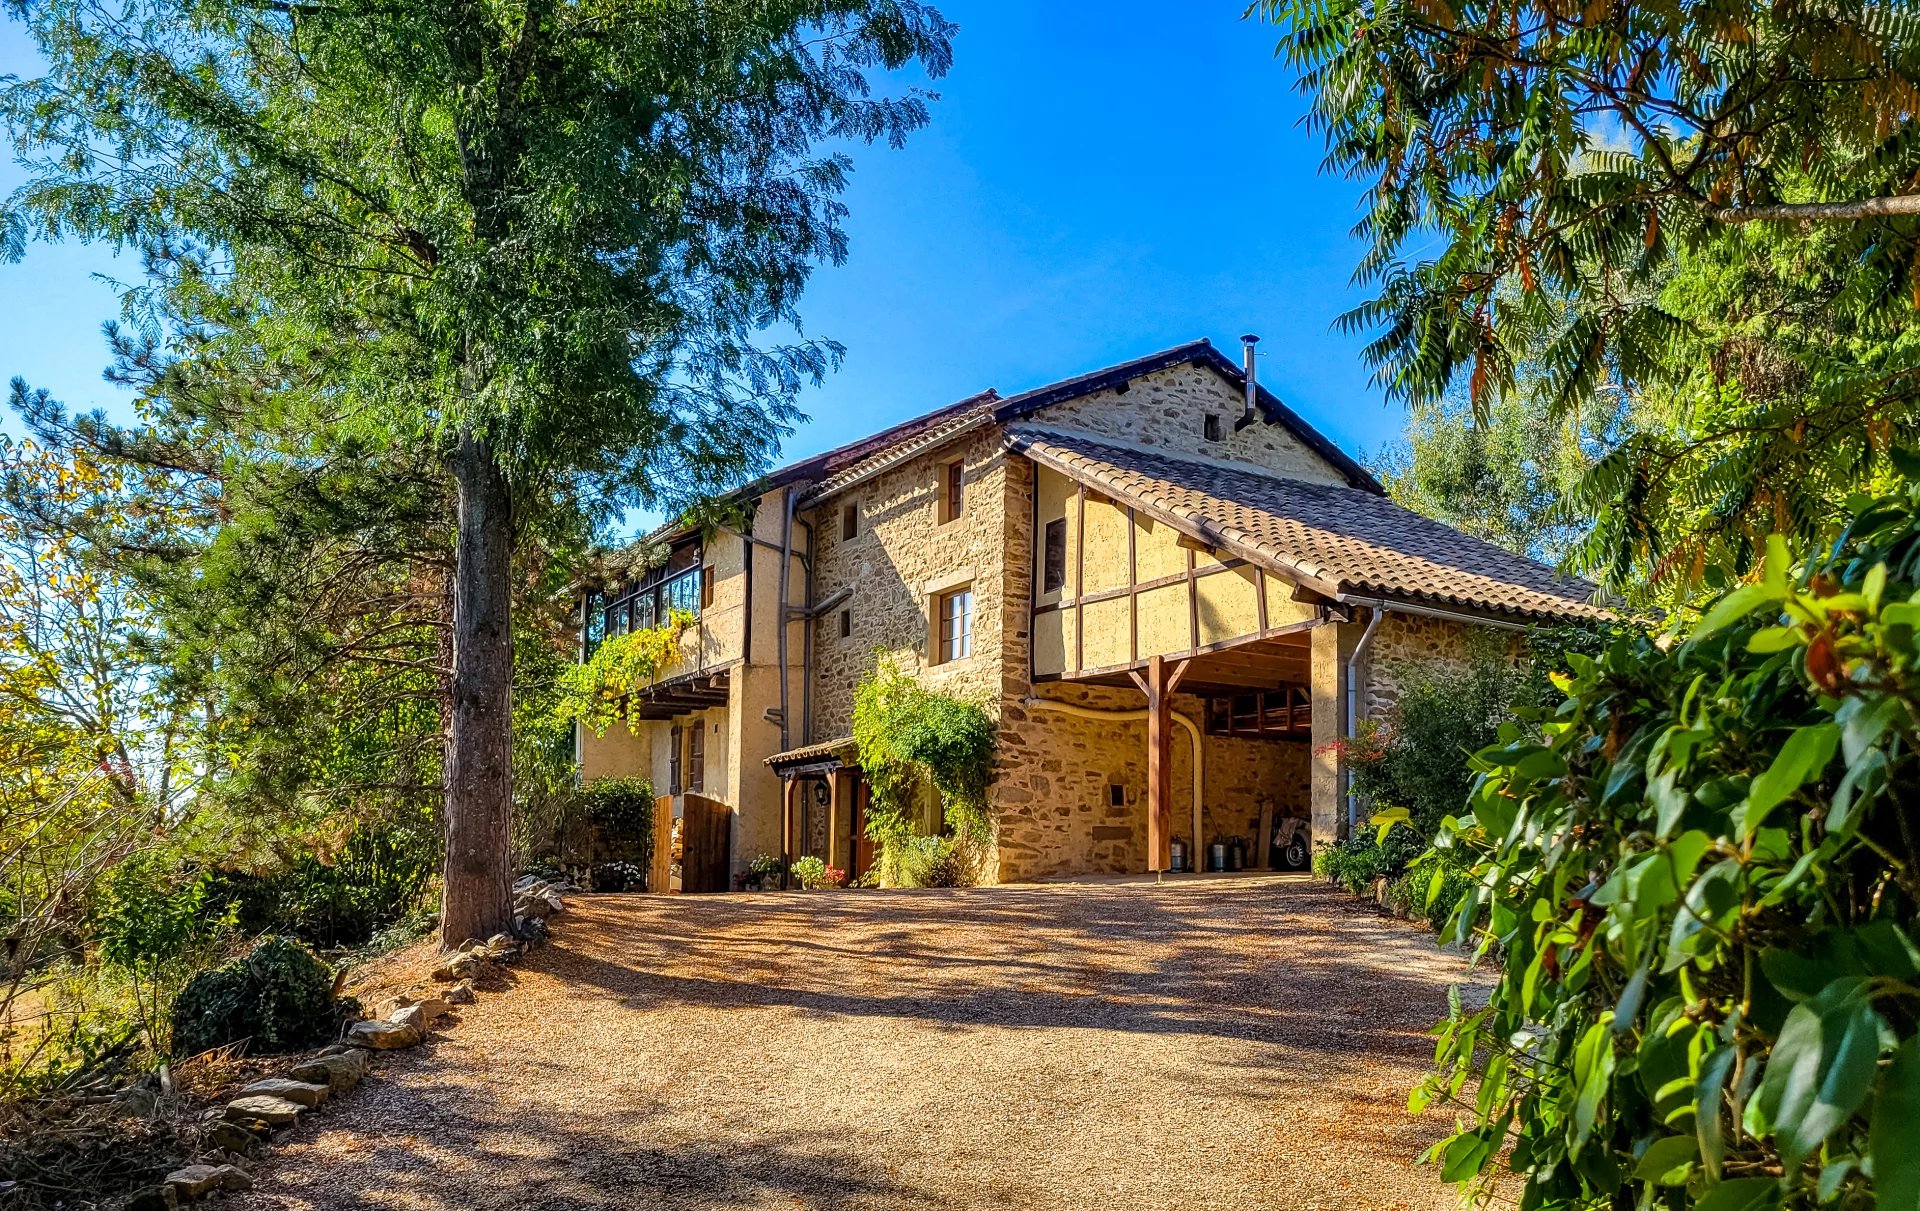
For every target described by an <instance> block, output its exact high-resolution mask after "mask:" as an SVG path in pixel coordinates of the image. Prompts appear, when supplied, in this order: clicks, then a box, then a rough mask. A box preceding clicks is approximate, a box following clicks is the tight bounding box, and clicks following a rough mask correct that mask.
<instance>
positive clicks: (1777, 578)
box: [1760, 534, 1793, 595]
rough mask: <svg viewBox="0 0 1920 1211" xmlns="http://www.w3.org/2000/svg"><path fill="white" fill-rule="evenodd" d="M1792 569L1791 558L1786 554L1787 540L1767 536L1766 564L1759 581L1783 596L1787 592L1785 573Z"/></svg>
mask: <svg viewBox="0 0 1920 1211" xmlns="http://www.w3.org/2000/svg"><path fill="white" fill-rule="evenodd" d="M1792 567H1793V556H1792V555H1790V554H1789V553H1788V552H1787V540H1786V537H1785V536H1784V535H1781V534H1769V535H1767V562H1766V567H1765V568H1764V569H1763V570H1762V571H1761V573H1760V580H1761V583H1762V584H1765V585H1766V586H1767V587H1768V588H1770V589H1773V590H1775V591H1776V592H1779V593H1780V594H1782V595H1785V593H1786V591H1787V572H1788V571H1789V570H1791V569H1792Z"/></svg>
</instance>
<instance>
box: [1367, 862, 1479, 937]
mask: <svg viewBox="0 0 1920 1211" xmlns="http://www.w3.org/2000/svg"><path fill="white" fill-rule="evenodd" d="M1436 874H1437V875H1438V880H1437V883H1436V879H1435V876H1436ZM1472 887H1473V880H1472V878H1471V877H1469V876H1468V875H1467V873H1466V872H1465V871H1463V870H1460V869H1458V868H1457V867H1454V866H1452V865H1449V864H1448V863H1445V862H1439V861H1434V860H1432V859H1427V858H1423V859H1420V860H1416V861H1415V862H1414V863H1413V865H1412V866H1411V867H1410V868H1409V869H1408V870H1407V872H1406V873H1405V874H1402V875H1396V876H1394V877H1393V879H1392V880H1391V881H1390V882H1388V884H1387V903H1388V905H1389V906H1391V907H1392V908H1394V909H1395V910H1396V911H1398V912H1399V913H1400V914H1401V915H1403V916H1405V917H1407V918H1409V919H1411V920H1415V921H1425V922H1426V923H1427V924H1428V925H1431V926H1432V927H1433V928H1434V929H1435V930H1439V929H1441V928H1443V927H1444V926H1445V925H1446V923H1447V922H1448V921H1449V920H1450V919H1452V917H1453V914H1454V910H1456V909H1458V908H1459V907H1460V901H1462V900H1464V899H1465V898H1466V896H1467V892H1468V891H1469V890H1470V889H1471V888H1472Z"/></svg>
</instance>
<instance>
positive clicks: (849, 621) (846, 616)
mask: <svg viewBox="0 0 1920 1211" xmlns="http://www.w3.org/2000/svg"><path fill="white" fill-rule="evenodd" d="M852 635H853V611H852V610H842V611H840V638H842V639H848V638H851V637H852Z"/></svg>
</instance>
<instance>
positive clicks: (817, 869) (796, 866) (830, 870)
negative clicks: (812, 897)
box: [793, 855, 847, 887]
mask: <svg viewBox="0 0 1920 1211" xmlns="http://www.w3.org/2000/svg"><path fill="white" fill-rule="evenodd" d="M793 874H794V877H795V878H797V879H799V880H800V886H802V887H844V886H846V882H847V872H846V871H844V870H841V869H840V868H839V867H837V866H828V865H827V864H826V862H825V861H824V860H822V859H820V858H816V857H813V856H811V855H809V856H807V857H805V858H795V859H794V860H793Z"/></svg>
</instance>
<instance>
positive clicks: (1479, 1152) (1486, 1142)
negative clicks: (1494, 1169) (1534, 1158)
mask: <svg viewBox="0 0 1920 1211" xmlns="http://www.w3.org/2000/svg"><path fill="white" fill-rule="evenodd" d="M1498 1139H1499V1133H1498V1132H1496V1131H1495V1130H1494V1129H1493V1128H1490V1127H1481V1128H1478V1129H1476V1130H1473V1131H1465V1132H1462V1133H1461V1134H1459V1135H1456V1136H1454V1137H1453V1139H1452V1140H1451V1141H1450V1142H1449V1143H1448V1144H1447V1147H1446V1151H1445V1152H1443V1153H1442V1154H1441V1158H1442V1159H1441V1162H1440V1180H1441V1181H1443V1182H1446V1183H1448V1184H1449V1185H1451V1184H1453V1183H1455V1182H1463V1181H1467V1180H1468V1179H1470V1178H1474V1177H1478V1176H1479V1175H1480V1172H1481V1170H1483V1169H1485V1168H1486V1167H1487V1161H1488V1160H1489V1159H1490V1158H1491V1157H1492V1156H1493V1148H1494V1143H1495V1141H1496V1140H1498Z"/></svg>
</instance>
